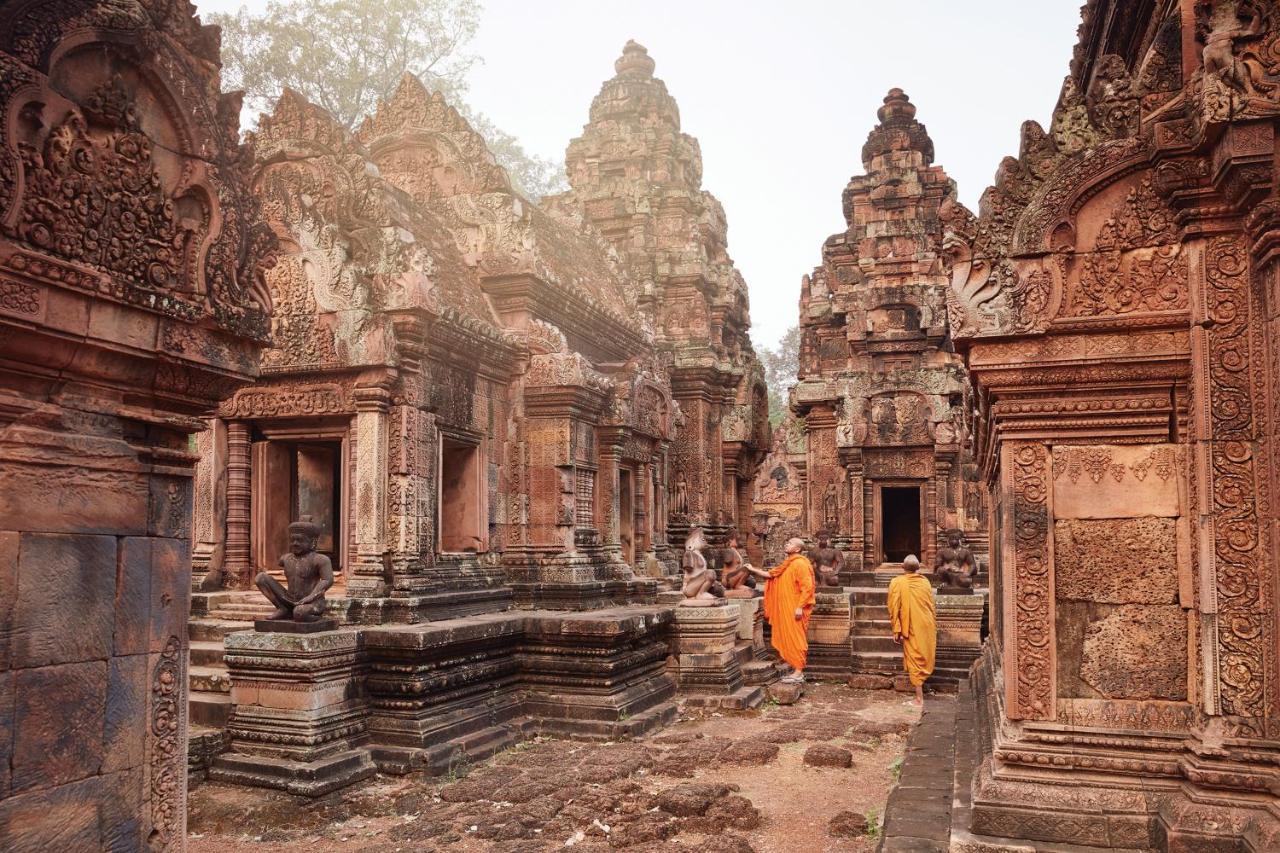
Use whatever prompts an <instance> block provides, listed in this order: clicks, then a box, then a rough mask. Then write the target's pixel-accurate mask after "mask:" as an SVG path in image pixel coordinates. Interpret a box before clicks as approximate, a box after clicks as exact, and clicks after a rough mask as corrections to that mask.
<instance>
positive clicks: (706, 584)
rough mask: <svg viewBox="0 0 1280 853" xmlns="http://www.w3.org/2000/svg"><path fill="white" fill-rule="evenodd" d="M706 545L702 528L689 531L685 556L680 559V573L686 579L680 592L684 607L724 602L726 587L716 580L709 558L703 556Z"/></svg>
mask: <svg viewBox="0 0 1280 853" xmlns="http://www.w3.org/2000/svg"><path fill="white" fill-rule="evenodd" d="M706 544H707V540H706V538H705V537H703V535H702V528H701V527H695V528H694V529H693V530H691V531H689V538H688V539H686V540H685V542H684V556H683V557H681V559H680V571H681V573H682V574H683V578H684V579H683V582H682V584H681V587H680V591H681V592H682V593H684V601H682V602H680V603H681V604H683V605H686V606H691V607H699V606H702V607H705V606H707V605H710V604H718V603H722V602H723V600H724V587H723V586H721V585H720V582H719V581H717V580H716V572H715V569H712V568H710V567H709V566H707V558H706V557H704V556H702V549H703V548H704V547H706Z"/></svg>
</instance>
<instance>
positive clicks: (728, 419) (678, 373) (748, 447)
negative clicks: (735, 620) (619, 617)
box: [546, 41, 769, 545]
mask: <svg viewBox="0 0 1280 853" xmlns="http://www.w3.org/2000/svg"><path fill="white" fill-rule="evenodd" d="M614 68H615V69H616V71H617V74H616V75H615V76H614V77H613V78H612V79H610V80H608V81H606V82H605V84H604V85H603V86H602V87H601V89H600V94H598V95H597V96H596V98H595V100H594V101H592V103H591V114H590V120H589V121H588V122H587V124H586V126H585V127H584V128H583V131H582V135H581V136H579V137H578V138H576V139H574V140H573V141H572V142H570V143H569V148H568V152H567V154H566V158H565V162H566V166H567V170H568V175H569V184H570V186H571V189H570V190H569V191H568V192H566V193H563V194H561V195H559V196H556V197H553V198H550V199H548V200H547V201H546V205H547V206H548V207H550V208H552V209H561V210H565V211H569V212H573V213H577V214H581V215H582V216H584V217H585V218H586V219H587V220H589V221H590V222H591V223H592V224H593V225H594V226H595V227H596V228H597V229H598V230H599V231H600V232H601V233H602V234H603V235H604V236H605V237H606V239H608V240H609V241H610V242H611V243H612V244H613V245H614V246H615V247H616V248H617V250H618V252H619V253H620V255H621V256H622V259H623V262H624V264H625V266H626V267H627V269H628V272H629V273H630V275H629V279H630V281H631V282H632V285H633V286H634V287H637V288H638V289H639V292H637V293H636V294H635V299H636V303H637V305H638V310H639V313H640V320H641V322H642V323H644V324H646V325H652V327H653V329H654V331H655V334H656V346H657V350H658V353H659V358H660V360H661V362H662V364H663V366H664V367H665V369H666V370H667V371H668V373H669V375H670V379H671V385H672V392H673V394H674V396H675V398H676V400H677V402H678V403H679V406H680V412H681V415H682V417H683V419H684V424H683V426H682V427H681V428H680V430H679V433H678V436H677V438H676V440H675V442H674V443H673V445H672V447H671V454H672V455H671V466H670V474H669V481H668V483H667V484H666V486H667V488H666V493H667V502H668V506H667V513H666V517H667V518H668V523H669V530H670V532H671V544H672V545H679V544H680V543H681V542H682V541H683V539H684V535H685V533H686V532H687V531H688V530H689V529H690V528H691V527H695V526H701V527H703V528H704V529H705V530H706V531H707V533H708V537H709V538H710V540H711V541H713V542H715V541H718V539H719V537H720V536H722V535H723V533H724V532H725V531H726V530H727V529H728V528H729V527H730V526H733V525H735V524H744V525H745V524H746V522H747V520H748V519H749V518H750V517H751V482H752V478H753V477H754V475H755V469H756V467H757V466H758V465H759V462H760V459H761V458H762V456H763V454H764V452H765V450H766V449H767V445H768V442H769V426H768V402H767V394H766V392H765V385H764V376H763V371H762V369H761V367H760V362H759V361H758V360H757V358H756V355H755V351H754V350H753V349H752V347H751V340H750V338H749V337H748V335H747V329H748V327H749V325H750V321H749V319H748V301H747V287H746V283H745V282H744V281H743V279H742V276H741V274H740V273H739V272H738V270H737V269H736V268H735V267H734V265H733V261H732V260H731V259H730V258H729V255H728V250H727V235H726V232H727V223H726V221H725V214H724V208H723V207H721V205H720V202H719V201H717V200H716V198H715V197H714V196H713V195H711V193H709V192H707V191H705V190H703V189H702V156H701V152H700V151H699V148H698V141H697V140H696V139H694V138H693V137H691V136H689V135H688V134H685V133H681V132H680V111H679V108H678V107H677V106H676V102H675V99H674V98H672V97H671V95H670V94H669V93H668V92H667V87H666V85H665V84H664V83H663V82H662V81H661V80H659V79H657V78H655V77H654V76H653V70H654V62H653V60H652V59H651V58H650V57H649V54H648V52H647V51H646V50H645V49H644V48H643V47H641V46H640V45H638V44H636V43H635V42H634V41H631V42H627V44H626V46H625V47H624V48H623V52H622V56H621V57H620V58H619V59H618V60H617V62H616V63H614Z"/></svg>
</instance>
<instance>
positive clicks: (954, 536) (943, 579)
mask: <svg viewBox="0 0 1280 853" xmlns="http://www.w3.org/2000/svg"><path fill="white" fill-rule="evenodd" d="M977 568H978V567H977V563H976V561H975V560H974V559H973V552H972V551H970V550H969V549H968V548H966V547H965V545H964V535H963V534H962V533H960V532H959V531H955V530H953V531H951V532H950V533H949V534H948V535H947V544H946V546H945V547H943V548H939V549H938V562H937V565H936V566H935V567H934V570H933V572H934V575H935V577H937V579H938V584H939V586H942V587H952V588H955V589H962V590H965V591H969V590H972V589H973V576H974V574H976V572H977Z"/></svg>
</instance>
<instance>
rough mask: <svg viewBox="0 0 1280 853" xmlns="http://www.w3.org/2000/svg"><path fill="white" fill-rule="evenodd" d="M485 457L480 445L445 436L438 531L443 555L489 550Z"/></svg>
mask: <svg viewBox="0 0 1280 853" xmlns="http://www.w3.org/2000/svg"><path fill="white" fill-rule="evenodd" d="M481 458H482V457H481V453H480V447H479V445H478V444H476V443H474V442H471V441H467V440H464V439H460V438H453V437H441V441H440V509H439V513H438V515H437V523H438V525H439V528H438V530H437V534H438V541H439V543H440V546H439V547H440V553H442V554H478V553H481V552H483V551H485V550H487V547H486V536H485V513H484V506H483V501H484V483H483V480H482V479H481V471H482V469H481Z"/></svg>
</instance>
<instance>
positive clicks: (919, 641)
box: [889, 554, 938, 706]
mask: <svg viewBox="0 0 1280 853" xmlns="http://www.w3.org/2000/svg"><path fill="white" fill-rule="evenodd" d="M889 619H890V621H891V622H892V623H893V641H894V642H895V643H897V644H898V645H900V646H902V666H903V668H904V669H906V671H907V676H908V677H909V678H910V679H911V686H912V687H914V688H915V689H916V696H915V699H914V700H912V701H913V702H914V703H915V704H916V705H921V706H922V705H924V682H925V680H926V679H927V678H928V677H929V676H930V675H932V674H933V664H934V658H935V654H936V652H937V648H938V619H937V612H936V610H935V609H934V604H933V584H931V583H929V580H928V578H925V577H923V576H922V575H921V574H920V561H919V560H918V559H917V558H916V556H915V555H914V554H909V555H907V558H906V559H905V560H903V561H902V574H900V575H898V576H897V577H896V578H894V579H893V580H892V581H891V582H890V583H889Z"/></svg>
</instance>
